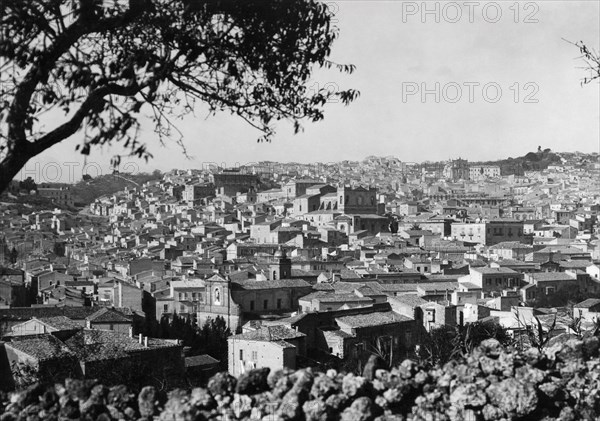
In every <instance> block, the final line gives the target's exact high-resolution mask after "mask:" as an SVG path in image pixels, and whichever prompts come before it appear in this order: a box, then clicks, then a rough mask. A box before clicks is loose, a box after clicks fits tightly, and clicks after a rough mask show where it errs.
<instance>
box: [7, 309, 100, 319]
mask: <svg viewBox="0 0 600 421" xmlns="http://www.w3.org/2000/svg"><path fill="white" fill-rule="evenodd" d="M97 311H98V307H83V306H75V307H70V306H64V307H50V306H47V307H14V308H9V309H0V320H30V319H32V318H34V317H37V318H38V319H40V318H44V317H54V316H65V317H68V318H69V319H72V320H84V319H85V318H86V317H88V316H90V315H92V314H94V313H95V312H97Z"/></svg>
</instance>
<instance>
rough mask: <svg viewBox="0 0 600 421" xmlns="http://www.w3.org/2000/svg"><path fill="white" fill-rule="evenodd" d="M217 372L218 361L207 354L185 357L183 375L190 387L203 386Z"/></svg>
mask: <svg viewBox="0 0 600 421" xmlns="http://www.w3.org/2000/svg"><path fill="white" fill-rule="evenodd" d="M218 371H219V360H217V359H216V358H213V357H211V356H210V355H208V354H202V355H195V356H193V357H185V374H186V378H187V379H188V381H189V382H191V384H192V385H197V386H202V385H205V384H206V382H207V381H208V379H210V378H211V377H212V376H214V375H215V374H217V372H218Z"/></svg>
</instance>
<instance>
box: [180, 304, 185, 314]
mask: <svg viewBox="0 0 600 421" xmlns="http://www.w3.org/2000/svg"><path fill="white" fill-rule="evenodd" d="M179 311H181V312H182V313H185V306H184V305H183V304H180V305H179Z"/></svg>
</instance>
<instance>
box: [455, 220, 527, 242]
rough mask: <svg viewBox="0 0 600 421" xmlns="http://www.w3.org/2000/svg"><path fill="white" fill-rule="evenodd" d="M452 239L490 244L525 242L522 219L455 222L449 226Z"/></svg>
mask: <svg viewBox="0 0 600 421" xmlns="http://www.w3.org/2000/svg"><path fill="white" fill-rule="evenodd" d="M450 230H451V231H450V236H451V237H452V239H453V240H459V241H464V242H466V243H476V244H483V245H486V246H491V245H494V244H498V243H501V242H505V241H511V242H512V241H519V242H525V236H524V234H523V221H515V220H506V219H499V220H491V221H484V222H455V223H453V224H452V225H451V226H450Z"/></svg>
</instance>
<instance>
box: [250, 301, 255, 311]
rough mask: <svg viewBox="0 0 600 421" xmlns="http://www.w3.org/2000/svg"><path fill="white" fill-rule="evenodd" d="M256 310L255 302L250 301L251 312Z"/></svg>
mask: <svg viewBox="0 0 600 421" xmlns="http://www.w3.org/2000/svg"><path fill="white" fill-rule="evenodd" d="M253 310H254V300H252V301H250V311H253Z"/></svg>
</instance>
